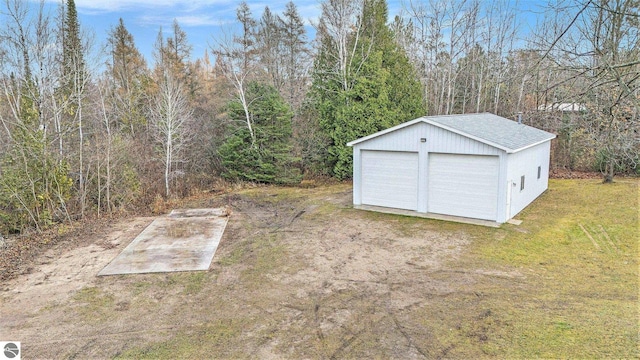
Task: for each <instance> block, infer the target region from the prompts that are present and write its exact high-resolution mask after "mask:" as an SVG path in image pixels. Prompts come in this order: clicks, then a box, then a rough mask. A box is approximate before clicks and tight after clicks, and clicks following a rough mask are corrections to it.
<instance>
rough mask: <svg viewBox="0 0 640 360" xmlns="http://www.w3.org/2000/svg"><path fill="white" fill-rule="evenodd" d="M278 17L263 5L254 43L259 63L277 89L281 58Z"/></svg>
mask: <svg viewBox="0 0 640 360" xmlns="http://www.w3.org/2000/svg"><path fill="white" fill-rule="evenodd" d="M279 20H280V19H279V17H278V16H277V15H273V13H272V12H271V10H270V9H269V7H268V6H267V7H265V9H264V13H263V14H262V18H261V19H260V23H259V24H258V31H257V33H256V43H257V44H256V45H257V48H258V49H257V50H258V52H259V55H260V63H261V65H262V67H263V70H264V71H265V72H266V74H267V78H268V79H269V83H270V84H271V86H273V87H275V88H276V89H277V90H278V91H280V89H281V88H282V65H281V62H282V59H281V58H280V46H281V45H280V44H281V42H282V40H281V36H282V35H281V31H280V28H279V26H278V25H279Z"/></svg>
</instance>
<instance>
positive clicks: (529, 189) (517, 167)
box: [507, 141, 551, 217]
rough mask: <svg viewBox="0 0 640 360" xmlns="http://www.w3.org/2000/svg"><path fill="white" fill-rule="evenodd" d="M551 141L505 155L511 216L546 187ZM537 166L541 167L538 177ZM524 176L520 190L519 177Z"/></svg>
mask: <svg viewBox="0 0 640 360" xmlns="http://www.w3.org/2000/svg"><path fill="white" fill-rule="evenodd" d="M550 147H551V141H547V142H545V143H542V144H540V145H537V146H534V147H532V148H529V149H525V150H522V151H520V152H517V153H515V154H509V155H508V157H507V165H508V171H507V177H508V180H510V181H511V183H512V184H513V185H512V187H511V210H510V215H511V217H513V216H515V215H516V214H517V213H519V212H520V211H522V209H524V208H525V207H526V206H527V205H529V204H530V203H531V202H532V201H533V200H535V199H536V198H537V197H538V196H540V194H542V193H543V192H544V191H545V190H547V187H548V179H549V153H550ZM538 166H540V168H541V173H540V179H538ZM522 176H524V177H525V181H524V190H520V179H521V177H522Z"/></svg>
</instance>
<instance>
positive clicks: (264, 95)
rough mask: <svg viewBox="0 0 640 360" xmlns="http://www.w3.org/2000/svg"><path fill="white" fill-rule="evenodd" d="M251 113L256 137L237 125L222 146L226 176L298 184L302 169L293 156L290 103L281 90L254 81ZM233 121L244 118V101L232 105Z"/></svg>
mask: <svg viewBox="0 0 640 360" xmlns="http://www.w3.org/2000/svg"><path fill="white" fill-rule="evenodd" d="M247 97H248V98H250V99H251V101H250V102H249V104H250V105H249V112H250V116H251V118H252V120H253V124H254V128H253V129H254V131H255V140H252V138H251V134H250V133H249V130H248V128H247V127H246V126H234V127H233V128H231V129H230V130H231V131H232V134H231V135H230V136H229V137H228V138H227V140H226V141H225V142H224V143H223V144H222V145H221V146H220V147H219V148H218V154H219V155H220V158H221V159H222V165H223V166H224V168H225V170H224V172H223V173H222V176H224V177H225V178H228V179H232V180H246V181H256V182H261V183H278V184H286V183H296V182H298V181H300V176H299V171H298V170H297V169H296V168H295V167H294V162H295V161H296V159H294V158H293V157H292V155H291V151H292V145H291V118H292V113H291V109H290V108H289V106H288V105H287V104H286V103H285V102H284V100H283V99H282V97H281V96H280V95H279V94H278V91H277V90H276V89H275V88H273V87H272V86H269V85H264V84H261V83H258V82H250V83H249V84H248V85H247ZM229 116H230V118H231V119H232V120H239V121H244V117H245V112H244V108H243V106H242V104H241V103H240V102H239V101H237V100H235V101H232V102H231V103H230V104H229Z"/></svg>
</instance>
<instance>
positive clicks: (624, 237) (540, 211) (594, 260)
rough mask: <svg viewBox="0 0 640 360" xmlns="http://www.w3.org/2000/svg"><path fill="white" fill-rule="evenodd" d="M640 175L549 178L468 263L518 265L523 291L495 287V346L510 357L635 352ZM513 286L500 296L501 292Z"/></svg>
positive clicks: (480, 236) (481, 241)
mask: <svg viewBox="0 0 640 360" xmlns="http://www.w3.org/2000/svg"><path fill="white" fill-rule="evenodd" d="M638 200H639V193H638V181H637V180H635V179H623V180H621V181H619V182H617V183H613V184H603V183H601V182H600V181H597V180H551V181H550V184H549V190H548V191H547V192H546V193H545V194H544V195H543V196H541V197H540V198H539V199H538V200H536V201H535V202H534V204H532V205H531V206H530V207H528V208H527V209H525V210H524V211H523V212H522V213H521V214H519V215H518V216H517V218H520V219H523V220H524V223H523V224H522V225H520V226H512V225H504V226H503V228H502V229H501V230H500V231H499V232H497V233H495V234H493V235H494V236H492V232H491V231H478V233H477V234H476V241H475V242H474V245H473V250H472V252H471V253H470V255H471V256H473V257H475V258H474V259H472V260H470V261H477V262H484V261H487V262H490V263H493V264H495V265H497V266H504V267H508V268H517V269H520V272H521V273H522V274H523V275H524V277H525V280H523V284H522V289H504V290H503V289H499V288H498V289H494V291H495V293H494V294H492V295H494V296H495V297H494V301H495V303H493V304H491V306H492V308H496V309H500V308H504V310H505V312H504V313H503V319H502V321H503V322H504V323H505V324H508V325H507V326H499V325H496V326H494V328H493V330H494V331H495V334H494V335H495V337H496V338H497V341H495V343H493V344H492V345H491V347H492V348H493V351H495V353H496V354H499V355H500V356H506V357H519V358H522V357H524V358H530V357H553V358H632V357H638V356H639V353H638V344H639V342H638V341H639V339H638V330H639V327H638V321H639V317H638V279H639V277H638V275H639V274H638V240H639V229H638V216H639V214H638ZM502 291H508V292H509V294H504V295H505V296H501V295H500V294H499V293H500V292H502Z"/></svg>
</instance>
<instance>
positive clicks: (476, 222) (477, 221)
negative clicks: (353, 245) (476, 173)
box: [354, 205, 500, 228]
mask: <svg viewBox="0 0 640 360" xmlns="http://www.w3.org/2000/svg"><path fill="white" fill-rule="evenodd" d="M354 208H355V209H359V210H367V211H375V212H381V213H386V214H396V215H405V216H415V217H421V218H425V219H434V220H444V221H453V222H458V223H463V224H471V225H481V226H488V227H494V228H499V227H500V224H499V223H497V222H495V221H490V220H481V219H472V218H466V217H460V216H452V215H442V214H434V213H420V212H417V211H411V210H403V209H394V208H387V207H382V206H373V205H356V206H354Z"/></svg>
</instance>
